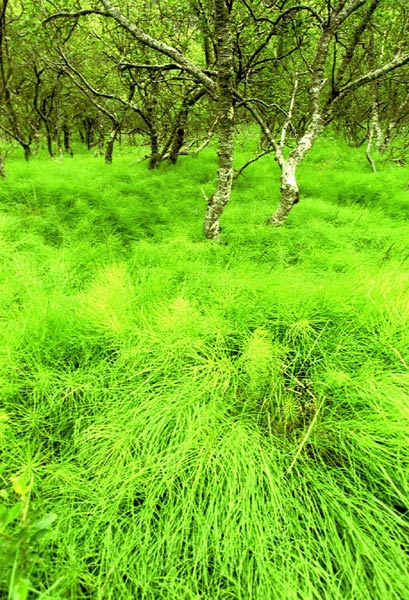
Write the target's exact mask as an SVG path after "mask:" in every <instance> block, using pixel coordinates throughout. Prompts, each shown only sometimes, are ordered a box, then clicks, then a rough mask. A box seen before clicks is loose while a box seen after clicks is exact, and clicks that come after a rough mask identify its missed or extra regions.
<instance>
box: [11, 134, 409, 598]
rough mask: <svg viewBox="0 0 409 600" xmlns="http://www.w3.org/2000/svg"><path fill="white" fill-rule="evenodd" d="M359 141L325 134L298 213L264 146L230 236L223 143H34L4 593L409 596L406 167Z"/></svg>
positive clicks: (19, 245)
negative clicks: (351, 145)
mask: <svg viewBox="0 0 409 600" xmlns="http://www.w3.org/2000/svg"><path fill="white" fill-rule="evenodd" d="M361 154H362V151H361V153H360V152H359V151H356V153H355V151H354V152H350V151H349V150H348V149H346V148H345V147H343V146H342V145H340V144H339V143H337V142H336V141H333V140H332V141H331V140H323V142H322V143H321V144H319V145H318V146H317V148H316V149H314V150H313V152H312V153H311V155H310V156H309V158H308V160H307V161H306V164H305V165H303V171H302V173H301V194H302V195H301V202H300V204H299V205H298V206H297V207H295V209H294V211H293V212H292V213H291V216H290V218H289V221H288V225H286V226H285V227H284V228H282V229H271V228H268V227H266V226H265V225H263V222H264V221H265V219H266V218H267V217H268V216H269V215H270V214H271V211H272V209H273V208H274V204H275V202H276V201H277V191H276V188H277V187H278V186H277V182H278V172H277V171H274V170H273V169H276V167H275V166H274V162H273V159H272V158H271V157H268V156H267V157H265V158H264V159H262V160H261V161H259V162H258V163H256V164H255V165H252V166H251V167H250V168H249V169H247V170H246V171H245V172H244V175H243V176H242V177H240V178H239V179H238V181H237V185H236V189H235V192H234V198H233V201H232V203H231V205H229V206H228V207H227V208H226V212H225V215H224V217H223V227H224V229H223V232H224V233H223V238H222V241H221V243H219V244H214V243H210V242H207V241H204V240H203V238H202V232H201V220H202V214H203V205H204V200H203V198H202V196H201V194H200V186H203V187H204V188H205V190H206V186H209V187H211V186H212V184H213V182H212V177H213V172H214V159H213V157H212V153H211V152H209V154H206V153H205V154H203V155H201V156H200V157H199V158H197V159H193V158H189V157H183V160H181V161H180V164H177V165H176V166H175V167H174V168H168V167H165V168H163V169H162V168H161V169H160V170H159V171H158V172H148V171H146V166H145V165H143V164H133V162H132V161H133V158H134V157H133V156H131V155H130V154H126V153H125V152H124V153H123V155H122V156H121V157H120V158H119V159H118V161H117V162H116V163H115V164H114V165H112V166H111V167H110V168H109V169H107V168H106V167H104V165H103V164H102V160H100V159H91V158H90V157H83V156H78V157H74V159H73V160H72V161H66V162H64V163H62V164H60V163H57V162H52V161H48V162H47V163H45V161H39V162H34V161H33V162H32V163H31V164H29V165H26V164H23V163H22V162H20V160H18V159H17V158H15V157H12V159H11V160H10V166H9V178H8V179H7V180H6V181H5V182H2V185H1V187H0V197H1V214H0V255H1V262H0V265H1V266H0V282H1V286H2V294H1V299H0V316H1V321H2V327H1V329H0V339H1V346H2V352H1V354H0V379H1V382H2V385H1V387H0V406H1V412H0V447H1V451H2V458H3V460H2V463H1V465H0V478H1V487H2V489H3V491H2V492H1V494H2V496H1V504H2V508H1V509H0V510H1V516H2V520H1V530H0V531H1V534H0V535H1V536H2V541H5V542H6V543H5V544H3V546H2V550H1V561H2V565H1V566H2V567H3V568H2V570H1V572H2V579H1V582H0V590H1V593H0V595H3V596H4V597H7V594H8V595H9V597H10V598H15V599H17V598H21V599H23V598H31V597H33V598H36V597H39V598H42V599H43V600H45V599H52V600H60V599H61V600H63V599H64V600H65V599H66V598H76V599H79V600H81V599H84V600H85V599H89V598H100V599H102V598H103V599H112V600H114V599H115V600H116V599H117V598H123V599H124V600H126V599H129V600H131V599H133V598H141V599H152V600H153V599H155V600H157V599H159V600H160V599H163V600H165V599H166V600H168V599H173V598H175V599H176V598H177V599H184V600H191V599H198V598H209V599H214V600H216V599H217V600H221V599H223V600H227V599H242V600H251V599H254V600H259V599H262V600H264V599H265V600H270V599H273V600H275V599H277V600H281V599H282V598H286V599H287V598H288V599H289V600H304V599H306V598H307V599H313V598H317V599H318V598H328V599H331V600H367V598H373V599H374V600H383V599H384V598H393V599H396V600H398V599H399V600H404V599H405V598H406V597H407V589H408V584H409V573H408V570H407V552H408V548H409V522H408V514H409V513H408V508H409V486H408V478H407V472H408V466H409V455H408V448H409V444H408V441H409V440H408V430H409V427H408V425H409V412H408V403H407V398H408V393H409V375H408V365H409V354H408V348H409V298H408V288H409V277H408V272H407V268H406V267H407V260H408V256H409V255H408V251H407V238H408V224H407V221H406V220H405V217H404V214H405V211H404V208H403V205H404V203H405V202H406V197H405V194H407V193H408V192H407V191H406V189H405V186H406V181H407V171H406V170H405V169H404V168H396V167H394V166H392V165H390V166H388V165H385V166H384V170H383V173H382V175H383V176H384V179H383V180H381V178H380V177H378V176H377V175H373V174H370V173H369V172H367V166H366V164H365V162H364V157H362V156H361ZM246 159H247V156H246V152H245V147H244V148H243V149H242V150H241V151H240V150H239V154H238V157H237V163H238V165H239V164H241V163H242V162H244V161H245V160H246ZM323 163H325V168H324V166H323ZM274 173H275V175H274ZM341 174H343V179H342V189H341V185H340V183H339V182H340V181H341ZM274 177H276V180H275V181H274ZM383 182H384V183H383ZM384 185H385V186H387V188H388V193H386V191H385V189H384ZM370 186H373V188H371V187H370ZM362 189H365V190H371V189H373V190H375V191H376V194H375V193H374V194H373V195H372V196H371V195H370V194H369V196H368V198H367V197H366V196H365V201H364V202H362V201H361V200H360V198H361V194H362ZM198 190H199V191H198ZM342 190H348V194H345V195H343V193H342ZM392 208H393V209H392ZM12 477H15V479H13V480H11V478H12ZM11 481H12V482H13V483H11ZM13 486H14V489H13V490H12V489H11V488H12V487H13ZM56 515H58V518H57V519H56V517H55V516H56Z"/></svg>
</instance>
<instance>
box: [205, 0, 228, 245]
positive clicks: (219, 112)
mask: <svg viewBox="0 0 409 600" xmlns="http://www.w3.org/2000/svg"><path fill="white" fill-rule="evenodd" d="M214 15H215V35H216V48H217V80H216V118H217V132H218V137H219V141H218V151H217V154H218V171H217V188H216V191H215V193H214V194H213V196H211V198H209V200H208V202H207V207H206V213H205V219H204V227H203V229H204V234H205V237H206V238H208V239H211V240H217V239H219V237H220V233H221V229H220V217H221V215H222V213H223V209H224V207H225V206H226V204H227V203H228V201H229V200H230V194H231V188H232V184H233V155H234V108H233V39H232V33H231V29H230V17H229V12H228V8H227V5H226V2H225V0H214Z"/></svg>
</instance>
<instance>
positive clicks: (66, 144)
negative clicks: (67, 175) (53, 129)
mask: <svg viewBox="0 0 409 600" xmlns="http://www.w3.org/2000/svg"><path fill="white" fill-rule="evenodd" d="M62 133H63V140H64V150H65V152H68V154H69V155H70V156H74V152H73V151H72V148H71V135H70V130H69V128H68V125H66V124H64V125H63V126H62Z"/></svg>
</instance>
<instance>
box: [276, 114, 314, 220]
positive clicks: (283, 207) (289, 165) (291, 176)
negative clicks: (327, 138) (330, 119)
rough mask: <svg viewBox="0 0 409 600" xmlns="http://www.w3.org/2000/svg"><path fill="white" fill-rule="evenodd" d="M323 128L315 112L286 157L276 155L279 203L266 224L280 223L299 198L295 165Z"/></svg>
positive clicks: (279, 154)
mask: <svg viewBox="0 0 409 600" xmlns="http://www.w3.org/2000/svg"><path fill="white" fill-rule="evenodd" d="M323 129H324V125H323V121H322V117H321V115H320V114H318V113H317V114H316V115H315V117H314V118H313V120H312V121H311V124H310V126H309V127H308V129H307V131H306V132H305V134H304V135H303V136H302V138H301V139H300V140H299V142H298V143H297V145H296V147H295V148H294V149H293V150H292V151H291V152H290V154H289V156H288V158H284V156H283V155H282V153H281V152H279V153H278V155H277V161H278V164H279V165H280V168H281V186H280V193H281V197H280V204H279V205H278V207H277V209H276V211H275V213H274V214H273V216H272V217H271V218H270V219H269V221H268V224H269V225H274V226H276V227H278V226H280V225H282V224H283V223H284V222H285V220H286V219H287V217H288V215H289V214H290V212H291V210H292V208H293V206H294V205H295V204H297V203H298V201H299V199H300V192H299V188H298V184H297V178H296V173H297V167H298V165H299V164H300V162H301V161H302V159H303V158H304V157H305V155H306V154H307V153H308V152H309V151H310V150H311V148H312V146H313V144H314V142H315V140H316V139H317V138H318V137H319V135H320V134H321V133H322V131H323Z"/></svg>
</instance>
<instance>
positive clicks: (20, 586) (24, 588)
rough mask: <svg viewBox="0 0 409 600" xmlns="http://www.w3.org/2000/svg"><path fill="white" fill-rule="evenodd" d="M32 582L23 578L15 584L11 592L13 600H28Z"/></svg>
mask: <svg viewBox="0 0 409 600" xmlns="http://www.w3.org/2000/svg"><path fill="white" fill-rule="evenodd" d="M29 586H30V581H29V579H27V577H21V576H20V578H19V579H18V580H17V581H16V582H15V584H14V585H13V587H12V589H11V590H10V591H11V594H10V596H11V600H26V599H27V596H28V589H29Z"/></svg>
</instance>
